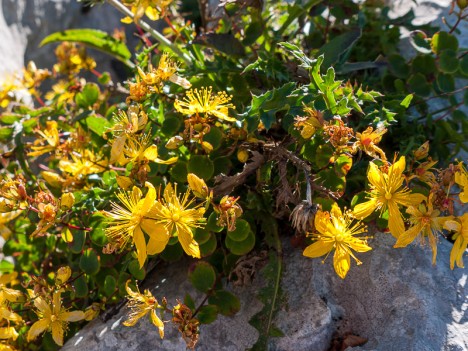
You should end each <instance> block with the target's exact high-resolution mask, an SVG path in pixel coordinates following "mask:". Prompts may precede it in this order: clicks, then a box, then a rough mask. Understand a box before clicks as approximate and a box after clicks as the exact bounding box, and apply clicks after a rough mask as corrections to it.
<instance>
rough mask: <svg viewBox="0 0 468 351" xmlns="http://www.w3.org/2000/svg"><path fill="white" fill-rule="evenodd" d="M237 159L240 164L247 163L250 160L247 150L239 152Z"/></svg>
mask: <svg viewBox="0 0 468 351" xmlns="http://www.w3.org/2000/svg"><path fill="white" fill-rule="evenodd" d="M237 159H238V160H239V162H242V163H246V162H247V160H248V159H249V152H248V151H247V150H246V149H239V150H237Z"/></svg>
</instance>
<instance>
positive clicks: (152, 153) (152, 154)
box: [143, 145, 158, 161]
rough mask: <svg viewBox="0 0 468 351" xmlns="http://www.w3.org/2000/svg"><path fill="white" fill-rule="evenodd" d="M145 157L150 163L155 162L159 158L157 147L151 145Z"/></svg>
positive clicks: (144, 154)
mask: <svg viewBox="0 0 468 351" xmlns="http://www.w3.org/2000/svg"><path fill="white" fill-rule="evenodd" d="M143 156H144V157H145V158H146V159H147V160H150V161H155V160H156V159H157V158H158V147H157V146H156V145H151V146H150V147H148V148H147V149H146V150H145V152H144V153H143Z"/></svg>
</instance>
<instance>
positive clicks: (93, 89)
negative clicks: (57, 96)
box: [75, 83, 99, 108]
mask: <svg viewBox="0 0 468 351" xmlns="http://www.w3.org/2000/svg"><path fill="white" fill-rule="evenodd" d="M98 98H99V86H98V85H97V84H96V83H87V84H86V85H85V86H84V88H83V90H82V91H80V92H79V93H78V94H76V95H75V102H76V104H77V105H78V106H79V107H82V108H90V107H92V106H93V105H94V104H95V103H96V101H97V100H98Z"/></svg>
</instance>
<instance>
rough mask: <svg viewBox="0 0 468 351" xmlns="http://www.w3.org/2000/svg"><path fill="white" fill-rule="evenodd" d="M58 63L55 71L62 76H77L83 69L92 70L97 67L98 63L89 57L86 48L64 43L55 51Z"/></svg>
mask: <svg viewBox="0 0 468 351" xmlns="http://www.w3.org/2000/svg"><path fill="white" fill-rule="evenodd" d="M55 56H57V63H56V64H55V65H54V70H55V71H56V72H58V73H61V74H76V73H78V72H79V71H80V70H82V69H87V70H92V69H94V68H95V67H96V61H94V60H93V59H92V58H91V57H89V56H88V55H87V53H86V48H85V47H84V46H77V45H76V43H71V42H67V41H65V42H62V43H61V44H60V45H59V46H57V49H55Z"/></svg>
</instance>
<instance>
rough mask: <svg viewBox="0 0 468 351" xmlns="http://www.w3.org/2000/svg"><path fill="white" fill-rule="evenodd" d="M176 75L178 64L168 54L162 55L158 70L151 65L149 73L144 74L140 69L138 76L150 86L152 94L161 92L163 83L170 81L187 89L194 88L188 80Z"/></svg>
mask: <svg viewBox="0 0 468 351" xmlns="http://www.w3.org/2000/svg"><path fill="white" fill-rule="evenodd" d="M176 73H177V63H176V62H175V61H174V60H172V59H171V57H170V56H169V55H168V54H167V53H163V54H162V56H161V58H160V60H159V64H158V67H157V68H156V69H155V68H153V66H152V65H151V64H150V65H149V72H148V73H144V72H143V70H142V69H141V68H140V67H138V74H139V75H140V77H141V79H142V81H143V83H145V84H146V85H147V86H149V90H150V91H152V92H159V89H160V86H161V85H162V83H163V82H165V81H168V80H169V81H171V82H172V83H174V84H177V85H180V86H181V87H183V88H185V89H188V88H190V87H191V86H192V84H190V82H189V81H188V80H187V79H185V78H182V77H180V76H178V75H177V74H176Z"/></svg>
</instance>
